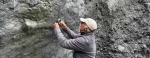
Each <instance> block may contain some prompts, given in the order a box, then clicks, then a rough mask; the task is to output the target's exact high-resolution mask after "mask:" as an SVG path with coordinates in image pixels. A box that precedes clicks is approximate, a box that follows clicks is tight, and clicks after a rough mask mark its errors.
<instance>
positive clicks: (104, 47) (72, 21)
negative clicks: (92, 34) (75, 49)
mask: <svg viewBox="0 0 150 58" xmlns="http://www.w3.org/2000/svg"><path fill="white" fill-rule="evenodd" d="M149 2H150V0H1V1H0V5H1V6H0V58H71V57H72V54H71V53H72V51H71V50H67V49H64V48H61V47H60V45H59V44H58V41H57V39H56V37H55V36H54V33H53V29H52V27H51V26H52V24H53V23H54V22H55V21H56V20H57V19H59V18H61V19H64V21H65V22H66V24H67V26H68V27H69V28H70V29H71V30H73V31H75V32H76V33H79V29H78V26H79V18H81V17H85V18H86V17H90V18H93V19H95V20H96V22H97V23H98V30H97V31H98V33H97V34H96V43H97V55H96V58H149V57H150V56H149V54H150V47H149V46H150V45H149V44H150V37H149V36H150V24H149V23H150V19H149V18H150V14H149V13H150V12H149V9H150V4H149ZM66 37H67V36H66Z"/></svg>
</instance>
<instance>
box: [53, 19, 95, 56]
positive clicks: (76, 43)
mask: <svg viewBox="0 0 150 58" xmlns="http://www.w3.org/2000/svg"><path fill="white" fill-rule="evenodd" d="M80 21H81V23H80V26H79V28H80V33H81V34H75V33H74V32H73V31H71V30H70V29H69V28H68V27H67V26H66V24H65V23H64V22H63V21H61V22H60V23H59V24H58V23H56V22H55V23H54V24H53V28H54V32H55V35H56V37H57V38H58V41H59V44H60V46H62V47H63V48H66V49H70V50H73V51H74V52H73V58H95V55H96V43H95V36H94V31H95V30H96V29H97V23H96V21H95V20H93V19H91V18H85V19H84V18H80ZM59 25H60V27H61V28H62V29H63V30H64V31H65V32H66V33H67V34H68V35H69V37H70V38H71V39H67V38H66V37H65V36H64V35H63V34H62V32H61V30H60V28H59Z"/></svg>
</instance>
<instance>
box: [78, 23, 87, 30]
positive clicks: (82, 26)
mask: <svg viewBox="0 0 150 58" xmlns="http://www.w3.org/2000/svg"><path fill="white" fill-rule="evenodd" d="M79 28H80V32H87V30H88V27H87V25H86V23H84V22H81V23H80V26H79Z"/></svg>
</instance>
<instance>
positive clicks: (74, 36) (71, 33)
mask: <svg viewBox="0 0 150 58" xmlns="http://www.w3.org/2000/svg"><path fill="white" fill-rule="evenodd" d="M59 25H60V26H61V27H62V28H63V30H64V31H65V32H66V33H67V34H68V35H69V37H70V38H72V39H74V38H77V37H78V36H79V35H80V34H76V33H74V32H73V31H72V30H70V29H69V28H68V27H67V25H66V24H65V22H64V21H61V22H60V24H59Z"/></svg>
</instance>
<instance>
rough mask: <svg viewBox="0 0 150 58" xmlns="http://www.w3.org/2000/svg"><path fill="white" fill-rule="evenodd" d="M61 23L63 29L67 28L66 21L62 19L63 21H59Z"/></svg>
mask: <svg viewBox="0 0 150 58" xmlns="http://www.w3.org/2000/svg"><path fill="white" fill-rule="evenodd" d="M59 25H60V27H61V28H63V29H65V28H66V27H67V26H66V24H65V22H64V21H61V22H60V23H59Z"/></svg>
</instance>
